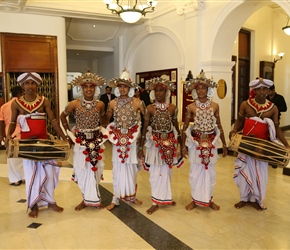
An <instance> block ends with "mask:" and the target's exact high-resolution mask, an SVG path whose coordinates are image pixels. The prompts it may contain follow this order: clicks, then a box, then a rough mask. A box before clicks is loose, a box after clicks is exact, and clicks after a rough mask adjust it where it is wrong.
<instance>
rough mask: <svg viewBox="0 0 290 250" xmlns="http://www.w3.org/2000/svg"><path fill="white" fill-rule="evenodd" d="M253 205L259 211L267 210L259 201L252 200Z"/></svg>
mask: <svg viewBox="0 0 290 250" xmlns="http://www.w3.org/2000/svg"><path fill="white" fill-rule="evenodd" d="M251 205H252V207H253V208H256V209H257V210H258V211H263V210H266V209H267V208H266V207H261V206H260V204H259V203H258V202H251Z"/></svg>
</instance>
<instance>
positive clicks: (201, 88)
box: [196, 84, 207, 98]
mask: <svg viewBox="0 0 290 250" xmlns="http://www.w3.org/2000/svg"><path fill="white" fill-rule="evenodd" d="M196 93H197V96H198V98H205V97H207V86H205V85H203V84H200V85H198V86H197V87H196Z"/></svg>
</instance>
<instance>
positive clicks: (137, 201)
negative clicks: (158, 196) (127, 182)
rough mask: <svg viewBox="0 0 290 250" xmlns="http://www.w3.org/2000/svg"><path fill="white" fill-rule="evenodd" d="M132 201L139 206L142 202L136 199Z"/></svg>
mask: <svg viewBox="0 0 290 250" xmlns="http://www.w3.org/2000/svg"><path fill="white" fill-rule="evenodd" d="M132 203H134V204H136V205H137V206H141V205H142V204H143V202H142V201H140V200H138V199H135V200H134V201H133V202H132Z"/></svg>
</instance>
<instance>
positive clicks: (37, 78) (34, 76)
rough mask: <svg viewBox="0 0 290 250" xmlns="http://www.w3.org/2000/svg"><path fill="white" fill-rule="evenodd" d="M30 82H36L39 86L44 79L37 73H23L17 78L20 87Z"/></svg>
mask: <svg viewBox="0 0 290 250" xmlns="http://www.w3.org/2000/svg"><path fill="white" fill-rule="evenodd" d="M28 80H32V81H34V82H36V83H37V84H38V85H39V84H40V83H41V82H42V78H41V77H40V75H39V74H37V73H35V72H28V73H23V74H21V75H20V76H18V77H17V82H18V84H19V85H20V86H22V84H23V83H25V82H26V81H28Z"/></svg>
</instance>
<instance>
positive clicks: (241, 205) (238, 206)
mask: <svg viewBox="0 0 290 250" xmlns="http://www.w3.org/2000/svg"><path fill="white" fill-rule="evenodd" d="M247 204H248V202H246V201H240V202H238V203H236V204H235V208H242V207H244V206H246V205H247Z"/></svg>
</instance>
